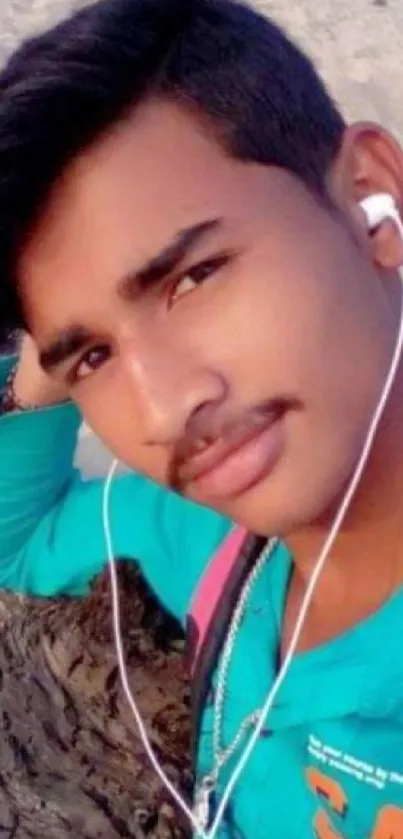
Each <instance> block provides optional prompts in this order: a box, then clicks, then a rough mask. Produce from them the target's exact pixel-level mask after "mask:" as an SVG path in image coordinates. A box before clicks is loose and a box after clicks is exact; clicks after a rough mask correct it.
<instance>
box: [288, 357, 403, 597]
mask: <svg viewBox="0 0 403 839" xmlns="http://www.w3.org/2000/svg"><path fill="white" fill-rule="evenodd" d="M342 498H343V497H342ZM342 498H341V499H339V501H338V503H337V504H335V505H334V508H333V509H332V510H330V511H329V512H328V513H327V514H326V515H324V516H323V517H322V518H321V519H320V520H319V521H316V522H314V523H312V524H310V525H309V526H307V527H305V528H302V529H301V530H299V531H297V532H295V533H293V534H292V535H290V537H289V538H287V539H286V542H287V545H288V547H289V550H290V552H291V554H292V556H293V558H294V565H295V572H296V574H297V576H299V577H300V578H301V580H305V582H306V580H307V579H308V578H309V576H310V575H311V573H312V570H313V567H314V565H315V563H316V561H317V558H318V556H319V553H320V551H321V549H322V547H323V544H324V542H325V539H326V537H327V535H328V533H329V530H330V528H331V526H332V524H333V521H334V518H335V515H336V514H337V512H338V509H339V507H340V504H341V502H342ZM323 579H327V580H328V581H329V583H331V584H332V585H334V584H336V583H337V582H338V581H340V580H343V581H346V580H348V583H349V585H350V586H351V587H354V585H355V582H357V585H358V584H359V585H360V586H362V585H363V581H364V585H365V587H367V588H368V587H370V586H371V587H372V586H375V587H376V588H377V590H379V591H381V590H382V588H383V587H384V586H385V585H386V584H388V585H390V586H391V587H392V589H394V588H396V587H397V586H399V585H401V584H402V583H403V364H401V365H400V370H399V372H398V375H397V377H396V381H395V384H394V387H393V389H392V393H391V395H390V398H389V400H388V404H387V407H386V409H385V413H384V416H383V418H382V420H381V423H380V426H379V429H378V433H377V436H376V440H375V443H374V446H373V450H372V452H371V455H370V457H369V460H368V463H367V465H366V468H365V470H364V474H363V476H362V479H361V482H360V485H359V487H358V490H357V493H356V496H355V498H354V499H353V501H352V504H351V507H350V509H349V511H348V512H347V515H346V517H345V520H344V523H343V524H342V527H341V530H340V532H339V534H338V536H337V538H336V541H335V544H334V546H333V549H332V550H331V553H330V555H329V557H328V560H327V563H326V566H325V569H324V572H323Z"/></svg>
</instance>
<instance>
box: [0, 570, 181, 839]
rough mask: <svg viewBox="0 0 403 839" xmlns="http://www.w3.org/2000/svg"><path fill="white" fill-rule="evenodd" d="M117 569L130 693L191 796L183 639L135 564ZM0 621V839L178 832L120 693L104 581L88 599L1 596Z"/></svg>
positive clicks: (165, 837) (162, 838) (111, 838)
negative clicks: (153, 595) (49, 599)
mask: <svg viewBox="0 0 403 839" xmlns="http://www.w3.org/2000/svg"><path fill="white" fill-rule="evenodd" d="M118 572H119V580H120V589H121V608H122V626H123V637H124V643H125V651H126V656H127V664H128V670H129V674H130V682H131V686H132V689H133V692H134V694H135V696H136V698H137V701H138V703H139V706H140V708H141V711H142V715H143V718H144V720H145V722H146V724H147V728H148V731H149V732H150V733H151V738H152V742H153V745H154V748H155V749H156V751H157V753H158V754H159V756H160V758H161V760H162V763H163V765H164V768H165V769H166V771H168V774H169V776H170V778H171V779H172V780H173V781H174V782H175V784H176V785H177V786H180V787H181V788H182V790H184V791H185V794H189V792H190V788H191V775H190V768H189V758H188V756H189V725H188V722H189V721H188V705H189V695H188V686H187V683H186V680H185V678H184V667H183V657H182V652H183V639H182V637H181V634H180V630H179V629H178V627H177V625H176V624H175V623H174V622H173V621H171V620H170V619H168V618H166V617H164V616H163V615H162V614H161V612H160V610H159V608H158V606H157V605H156V603H155V601H154V600H153V598H152V596H151V595H150V594H149V592H148V590H147V589H146V587H145V585H144V583H143V582H142V580H141V578H140V576H139V574H138V573H137V572H136V571H135V569H134V568H133V566H132V565H129V564H126V563H120V564H119V566H118ZM0 623H1V637H0V726H1V729H2V737H1V740H0V770H1V775H0V839H31V837H32V839H39V837H40V839H42V837H44V836H45V837H46V839H67V838H68V837H69V839H70V837H74V839H115V837H127V839H130V837H135V838H136V839H143V837H145V836H148V837H158V839H169V837H177V839H180V838H181V837H183V836H185V834H186V833H187V828H186V827H185V826H184V824H183V820H182V821H181V818H180V816H179V815H178V813H177V812H176V811H175V809H174V807H173V806H172V802H171V801H170V800H169V797H168V795H167V794H166V793H165V792H164V791H162V789H161V786H160V784H159V782H158V779H157V778H156V776H155V774H154V772H153V770H152V769H151V767H150V765H149V762H148V758H147V756H146V754H145V751H144V748H143V746H142V744H141V743H140V741H139V737H138V734H137V730H136V727H135V723H134V720H133V718H132V715H131V712H130V710H129V708H128V706H127V703H126V701H125V700H124V698H123V696H122V691H121V688H120V684H119V678H118V672H117V667H116V655H115V650H114V645H113V639H112V632H111V609H110V591H109V581H108V579H107V578H106V576H103V577H102V578H101V579H100V580H99V581H98V582H97V583H96V585H95V587H94V590H93V593H92V595H91V596H90V597H89V598H87V599H86V600H70V599H63V600H58V601H45V600H44V601H41V600H32V599H26V598H22V597H17V596H12V595H8V594H3V595H1V597H0Z"/></svg>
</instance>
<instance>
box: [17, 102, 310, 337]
mask: <svg viewBox="0 0 403 839" xmlns="http://www.w3.org/2000/svg"><path fill="white" fill-rule="evenodd" d="M284 178H286V176H285V174H284V173H281V172H279V171H278V170H275V169H271V168H270V167H263V166H258V165H253V164H246V163H244V162H241V161H237V160H235V159H234V158H233V157H231V156H230V155H229V154H228V153H226V152H225V150H224V149H223V147H222V146H221V145H220V144H219V143H218V142H217V141H216V139H215V137H214V133H213V132H212V131H211V130H210V129H209V127H207V126H206V125H204V124H203V123H202V121H201V120H199V119H197V118H196V117H195V116H194V115H191V114H190V113H189V112H188V111H187V110H185V109H184V108H182V107H180V106H178V105H176V104H173V103H169V102H165V101H163V102H161V101H158V102H156V101H150V102H148V103H146V104H145V105H143V106H142V107H141V108H139V109H137V110H136V112H135V113H133V115H131V116H130V117H128V119H127V120H126V121H125V122H123V123H121V124H119V125H117V126H116V127H115V128H114V130H113V131H111V132H110V133H109V134H108V135H107V136H105V137H103V138H102V139H101V140H100V141H99V142H98V143H97V144H96V145H95V146H93V147H92V148H91V149H89V150H88V151H87V152H86V153H84V154H82V155H81V156H80V157H78V158H77V159H76V160H75V161H74V162H73V163H72V164H71V165H70V166H69V167H68V169H67V170H66V171H65V172H64V174H63V177H62V178H61V179H60V181H59V183H58V184H57V187H56V188H55V189H54V191H53V194H52V195H51V198H50V200H49V202H48V205H47V208H46V211H45V212H44V214H43V216H42V218H41V219H40V222H39V224H38V225H37V227H36V229H35V231H34V233H33V235H32V236H31V238H30V241H29V243H28V245H27V246H26V248H25V250H24V252H23V253H22V255H21V259H20V264H19V279H20V287H21V291H22V298H23V302H24V304H25V307H26V312H27V316H28V322H29V323H31V322H32V318H35V319H38V318H39V320H40V318H41V315H42V311H45V309H46V308H47V310H48V311H49V291H50V289H52V295H53V294H54V295H56V296H59V297H60V296H62V297H63V300H64V303H65V305H66V306H67V305H68V304H70V303H71V304H73V295H76V297H77V289H78V288H80V303H81V305H82V306H88V305H89V304H91V305H93V304H94V299H93V297H94V289H95V288H97V289H99V290H100V288H101V284H102V283H105V284H108V283H111V282H112V283H113V282H117V281H118V279H119V277H121V276H124V275H125V274H127V273H128V272H131V271H133V269H135V268H136V265H137V264H140V265H141V263H142V261H143V260H147V259H150V258H152V257H153V255H154V254H155V253H156V252H158V250H159V249H160V248H162V247H164V246H166V244H167V243H168V242H169V241H170V240H171V239H172V237H174V236H175V235H176V234H177V232H178V231H179V230H182V229H183V228H186V227H188V226H190V225H193V224H199V223H200V222H203V221H205V220H206V219H209V218H222V219H223V220H224V222H225V225H226V226H227V229H228V227H229V228H231V227H232V229H233V230H235V231H236V230H237V229H239V227H240V226H242V225H243V227H245V225H249V226H250V227H256V225H257V224H259V219H261V218H264V219H265V224H267V214H272V215H273V218H275V217H278V213H279V209H280V207H281V203H282V202H284V200H285V198H287V200H288V197H289V193H291V194H292V192H293V189H294V190H295V188H296V185H295V183H293V179H292V178H291V176H290V177H289V179H288V181H287V178H286V189H284ZM297 192H298V190H297ZM87 297H88V299H86V298H87ZM46 300H47V304H46V305H45V301H46ZM39 303H41V305H39ZM73 308H74V306H73ZM55 312H56V309H55V308H54V309H53V310H52V317H53V316H55ZM57 314H58V316H59V314H60V308H59V309H58V310H57ZM75 314H77V316H78V315H81V312H77V313H75V312H74V311H71V315H72V316H73V315H75ZM57 325H58V324H57Z"/></svg>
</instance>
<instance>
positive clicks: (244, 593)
mask: <svg viewBox="0 0 403 839" xmlns="http://www.w3.org/2000/svg"><path fill="white" fill-rule="evenodd" d="M277 543H278V540H277V539H269V541H268V542H267V544H266V545H265V546H264V548H263V550H262V551H261V553H260V555H259V557H258V559H257V561H256V562H255V564H254V566H253V568H252V569H251V571H250V572H249V574H248V576H247V578H246V580H245V582H244V585H243V587H242V590H241V593H240V595H239V598H238V601H237V604H236V606H235V609H234V613H233V615H232V618H231V622H230V625H229V628H228V632H227V635H226V638H225V642H224V645H223V651H222V655H221V659H220V663H219V666H218V670H217V685H216V690H215V699H214V712H213V713H214V718H213V761H214V762H213V769H212V770H211V772H209V774H208V775H205V777H204V778H202V780H201V781H200V784H199V785H198V787H197V790H196V794H195V801H194V807H193V814H194V817H195V819H196V820H197V822H198V823H199V825H200V828H201V829H202V830H203V831H205V830H206V829H207V828H208V825H209V822H210V811H211V806H210V805H211V800H212V796H213V793H214V791H215V788H216V786H217V782H218V779H219V776H220V773H221V771H222V769H223V768H224V766H226V764H227V763H228V761H229V760H230V759H231V757H232V756H233V755H234V754H235V752H236V751H237V749H238V746H239V745H240V743H241V742H242V740H243V739H244V737H245V735H246V734H247V732H248V731H249V729H250V728H251V727H252V726H254V725H256V724H257V722H258V720H259V717H260V713H261V708H257V709H256V710H255V711H253V712H252V713H250V714H248V716H246V717H244V719H243V720H242V722H241V723H240V726H239V728H238V731H237V733H236V735H235V737H234V738H233V740H232V741H231V743H229V745H228V746H227V747H226V748H222V746H221V741H222V730H223V713H224V705H225V699H226V693H227V683H228V671H229V666H230V663H231V659H232V654H233V651H234V647H235V644H236V639H237V637H238V633H239V629H240V626H241V623H242V619H243V617H244V614H245V611H246V607H247V604H248V600H249V595H250V594H251V591H252V589H253V587H254V585H255V583H256V581H257V579H258V577H259V576H260V573H261V571H262V569H263V568H264V566H265V564H266V562H267V561H268V560H269V559H270V557H271V556H272V554H273V551H274V549H275V548H276V546H277Z"/></svg>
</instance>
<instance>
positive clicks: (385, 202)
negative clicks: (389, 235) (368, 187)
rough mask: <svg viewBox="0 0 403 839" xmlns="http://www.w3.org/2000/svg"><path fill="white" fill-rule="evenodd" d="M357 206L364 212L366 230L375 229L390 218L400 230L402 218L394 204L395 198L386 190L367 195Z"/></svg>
mask: <svg viewBox="0 0 403 839" xmlns="http://www.w3.org/2000/svg"><path fill="white" fill-rule="evenodd" d="M359 207H361V209H362V210H363V212H364V213H365V216H366V219H367V223H368V230H370V231H372V230H376V228H377V227H379V225H380V224H382V222H383V221H386V220H387V219H390V220H391V221H394V222H395V223H396V224H397V227H398V228H399V230H400V231H402V227H403V225H402V220H401V218H400V213H399V210H398V207H397V204H396V201H395V199H394V198H393V197H392V196H391V195H389V194H388V193H387V192H379V193H376V194H374V195H369V196H368V198H364V200H363V201H360V203H359Z"/></svg>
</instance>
